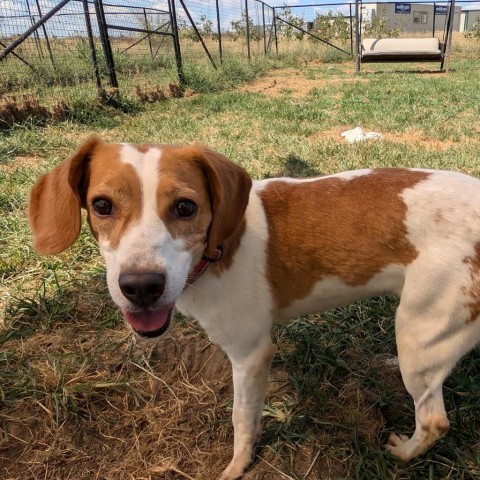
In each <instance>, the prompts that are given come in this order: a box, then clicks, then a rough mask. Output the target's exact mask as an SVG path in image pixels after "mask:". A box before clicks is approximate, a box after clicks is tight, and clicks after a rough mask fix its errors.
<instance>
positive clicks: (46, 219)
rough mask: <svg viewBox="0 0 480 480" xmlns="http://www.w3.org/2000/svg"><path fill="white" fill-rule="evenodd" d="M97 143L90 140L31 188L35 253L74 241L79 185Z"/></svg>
mask: <svg viewBox="0 0 480 480" xmlns="http://www.w3.org/2000/svg"><path fill="white" fill-rule="evenodd" d="M100 143H101V140H100V138H99V137H96V136H94V137H91V138H89V139H88V140H87V141H86V142H85V143H84V144H83V145H82V146H81V147H80V148H79V149H78V150H77V151H76V152H75V153H74V154H73V155H71V156H70V157H69V158H67V159H66V160H64V161H63V162H62V163H60V164H59V165H58V166H57V167H55V168H54V169H53V170H52V171H50V172H48V173H46V174H45V175H43V176H42V177H40V178H39V179H38V180H37V182H36V183H35V185H34V186H33V188H32V191H31V192H30V199H29V206H28V219H29V222H30V227H31V229H32V232H33V245H34V247H35V250H37V252H39V253H41V254H45V255H51V254H54V253H59V252H61V251H63V250H65V249H66V248H67V247H69V246H70V245H71V244H72V243H73V242H74V241H75V240H76V239H77V237H78V235H79V233H80V227H81V213H80V209H81V198H80V192H79V188H80V183H81V180H82V176H83V174H84V172H85V171H86V168H87V163H88V160H89V158H90V155H91V153H92V151H93V149H94V148H95V147H96V146H97V145H99V144H100Z"/></svg>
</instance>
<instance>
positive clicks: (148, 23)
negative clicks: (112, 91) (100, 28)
mask: <svg viewBox="0 0 480 480" xmlns="http://www.w3.org/2000/svg"><path fill="white" fill-rule="evenodd" d="M152 3H153V2H149V1H144V2H142V1H137V2H125V1H117V0H109V1H104V2H102V8H103V13H104V21H105V26H106V27H107V30H108V39H109V47H110V49H111V52H112V56H113V63H114V68H115V73H116V77H117V79H118V85H119V88H120V90H121V91H122V93H123V94H124V93H125V92H126V91H132V90H136V91H138V92H139V94H140V95H141V93H140V92H141V91H142V90H143V89H144V88H155V87H156V86H158V85H160V84H164V83H168V82H171V81H177V82H178V77H177V76H176V70H175V64H176V60H175V48H174V47H175V45H174V41H173V25H172V21H171V16H170V10H169V7H168V4H167V3H165V8H161V6H159V5H160V3H159V2H156V5H157V6H156V7H155V8H154V7H152V6H151V5H152Z"/></svg>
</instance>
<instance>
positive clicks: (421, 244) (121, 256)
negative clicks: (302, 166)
mask: <svg viewBox="0 0 480 480" xmlns="http://www.w3.org/2000/svg"><path fill="white" fill-rule="evenodd" d="M82 207H83V208H85V209H86V210H87V212H88V222H89V224H90V228H91V231H92V233H93V235H94V236H95V238H96V239H97V240H98V243H99V246H100V252H101V254H102V256H103V257H104V259H105V262H106V266H107V279H108V288H109V290H110V294H111V296H112V298H113V300H114V301H115V303H116V304H117V305H118V306H119V307H120V309H121V310H122V312H123V314H124V316H125V319H126V320H127V322H128V323H129V324H130V325H131V327H132V328H133V330H134V331H135V332H137V333H138V334H139V335H143V336H147V337H155V336H158V335H161V334H162V333H164V332H165V331H166V330H167V329H168V326H169V324H170V321H171V315H172V310H173V307H174V306H176V307H177V308H178V309H179V310H180V311H182V312H184V313H185V314H186V315H191V316H193V317H195V318H196V319H197V320H198V321H199V322H200V324H201V325H202V326H203V327H204V328H205V330H206V331H207V333H208V335H209V336H210V338H211V340H212V341H213V342H215V343H218V344H219V345H221V347H222V348H223V349H224V350H225V352H226V353H227V354H228V356H229V358H230V360H231V363H232V367H233V382H234V408H233V424H234V429H235V440H234V453H233V459H232V461H231V463H230V464H229V465H228V467H227V468H226V470H225V471H224V472H223V474H222V475H221V479H223V480H227V479H228V480H232V479H235V478H239V477H241V475H242V474H243V472H244V471H245V470H246V468H247V467H248V465H249V463H250V461H251V459H252V453H253V448H254V444H255V441H256V438H257V435H258V434H259V430H260V415H261V412H262V408H263V402H264V394H265V386H266V382H267V376H268V369H269V365H270V361H271V359H272V356H273V352H274V349H273V346H272V341H271V337H270V329H271V326H272V323H274V322H283V321H286V320H288V319H291V318H293V317H296V316H298V315H302V314H308V313H311V312H319V311H324V310H327V309H329V308H332V307H336V306H340V305H345V304H348V303H350V302H353V301H355V300H357V299H360V298H365V297H371V296H374V295H382V294H389V295H390V294H396V295H399V296H400V298H401V300H400V305H399V307H398V310H397V313H396V320H395V322H396V324H395V327H396V335H397V346H398V356H399V364H400V369H401V373H402V376H403V380H404V382H405V386H406V388H407V390H408V391H409V393H410V394H411V396H412V397H413V400H414V402H415V417H416V429H415V432H414V434H413V436H412V437H410V438H408V437H406V436H404V435H401V436H397V435H395V434H392V435H391V436H390V438H389V441H388V445H387V448H388V449H389V450H390V451H391V452H392V453H393V454H394V455H396V456H397V457H399V458H401V459H402V460H404V461H408V460H410V459H412V458H414V457H415V456H417V455H419V454H421V453H423V452H425V451H426V450H427V449H428V448H429V447H430V446H431V445H432V444H433V443H434V442H435V440H437V439H438V438H440V437H441V436H442V435H444V434H445V433H446V432H447V430H448V427H449V421H448V419H447V416H446V412H445V408H444V404H443V397H442V384H443V381H444V380H445V377H446V376H447V375H448V374H449V372H450V370H451V369H452V368H453V366H454V365H455V364H456V362H457V361H458V360H459V359H460V358H461V357H462V356H463V355H464V354H465V353H466V352H467V351H468V350H470V349H471V348H472V347H473V346H474V345H475V344H476V343H477V341H479V340H480V181H479V180H477V179H475V178H472V177H469V176H466V175H462V174H459V173H453V172H442V171H433V170H416V169H386V168H381V169H373V170H358V171H352V172H345V173H340V174H338V175H329V176H324V177H319V178H311V179H304V180H294V179H291V178H277V179H269V180H262V181H253V182H252V181H251V179H250V177H249V176H248V174H247V173H246V172H245V170H244V169H243V168H240V167H239V166H237V165H235V164H234V163H232V162H230V161H229V160H227V159H226V158H225V157H223V156H222V155H220V154H218V153H216V152H214V151H212V150H209V149H208V148H206V147H204V146H202V145H198V144H195V145H193V146H186V147H175V146H171V145H132V144H104V143H102V141H101V140H100V139H99V138H97V137H94V138H91V139H89V140H88V141H87V142H86V143H84V144H83V145H82V146H81V147H80V148H79V150H77V151H76V152H75V153H74V154H73V155H72V156H71V157H70V158H68V159H67V160H65V161H64V162H62V163H61V164H60V165H58V166H57V167H56V168H55V169H53V170H52V171H51V172H50V173H47V174H46V175H44V176H43V177H42V178H40V179H39V180H38V182H37V183H36V185H35V186H34V187H33V190H32V193H31V197H30V211H29V216H30V223H31V226H32V229H33V234H34V243H35V248H36V249H37V250H38V251H39V252H40V253H44V254H54V253H57V252H61V251H62V250H64V249H66V248H67V247H68V246H69V245H71V244H72V243H73V242H74V241H75V239H76V238H77V236H78V234H79V231H80V224H81V215H80V209H81V208H82ZM220 253H222V255H221V257H220V258H219V259H218V257H219V256H220ZM213 260H217V261H215V262H214V263H211V264H210V262H211V261H212V262H213ZM209 264H210V265H209ZM207 267H208V268H207ZM194 281H195V284H194V285H191V284H192V283H193V282H194Z"/></svg>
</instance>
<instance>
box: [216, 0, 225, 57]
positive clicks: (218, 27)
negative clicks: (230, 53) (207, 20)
mask: <svg viewBox="0 0 480 480" xmlns="http://www.w3.org/2000/svg"><path fill="white" fill-rule="evenodd" d="M215 7H216V9H217V32H218V54H219V56H220V63H223V51H222V29H221V27H220V7H219V5H218V0H215Z"/></svg>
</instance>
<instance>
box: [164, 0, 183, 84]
mask: <svg viewBox="0 0 480 480" xmlns="http://www.w3.org/2000/svg"><path fill="white" fill-rule="evenodd" d="M168 7H169V8H168V10H169V12H170V21H171V23H172V33H173V49H174V51H175V61H176V63H177V73H178V80H179V82H180V86H181V87H182V88H183V87H184V86H185V84H186V80H185V76H184V74H183V68H182V52H181V50H180V38H179V35H178V23H177V11H176V8H175V0H168Z"/></svg>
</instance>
